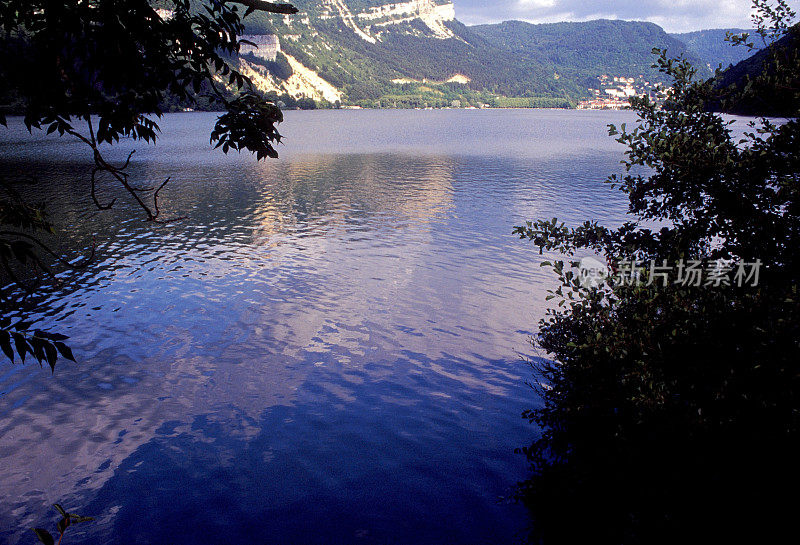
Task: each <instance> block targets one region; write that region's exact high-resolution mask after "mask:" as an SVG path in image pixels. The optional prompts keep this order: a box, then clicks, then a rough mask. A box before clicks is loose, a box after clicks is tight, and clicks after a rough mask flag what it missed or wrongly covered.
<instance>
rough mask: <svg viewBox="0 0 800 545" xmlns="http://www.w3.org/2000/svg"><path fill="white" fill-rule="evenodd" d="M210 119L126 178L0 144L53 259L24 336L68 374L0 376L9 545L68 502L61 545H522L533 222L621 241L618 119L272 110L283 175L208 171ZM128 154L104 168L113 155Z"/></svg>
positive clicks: (168, 136)
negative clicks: (128, 184) (70, 357)
mask: <svg viewBox="0 0 800 545" xmlns="http://www.w3.org/2000/svg"><path fill="white" fill-rule="evenodd" d="M214 119H215V116H214V115H213V114H199V113H195V114H175V115H170V116H167V117H165V118H164V119H163V120H162V122H161V126H162V129H163V135H162V137H161V139H160V140H159V142H158V144H157V145H156V146H155V147H153V146H147V145H145V144H137V145H136V149H137V153H136V154H135V155H134V158H133V160H132V172H133V175H134V179H137V180H146V181H150V182H151V183H152V181H161V180H163V179H165V178H166V177H167V176H171V178H172V181H171V182H170V184H169V185H168V186H167V188H166V189H165V190H164V191H163V192H162V202H163V208H164V209H165V211H164V212H163V214H164V215H165V217H169V216H170V215H174V216H184V215H185V216H187V219H185V220H183V221H181V222H178V223H174V224H170V225H167V226H154V225H152V224H148V223H146V222H144V221H142V215H141V213H140V212H139V211H138V210H136V209H134V208H133V207H132V206H130V203H129V202H128V200H127V198H126V197H125V196H124V195H122V194H120V193H119V192H118V191H117V190H116V188H115V186H114V185H113V184H111V183H110V182H109V181H104V182H102V183H101V188H100V193H101V198H102V199H104V200H105V199H107V198H110V197H113V196H119V197H120V199H119V201H118V204H117V205H116V206H115V208H114V209H113V210H112V211H109V212H98V211H97V210H95V209H94V208H93V205H92V203H91V198H90V194H89V184H88V180H89V177H88V174H89V172H90V170H91V155H90V153H89V152H88V150H87V149H86V148H85V147H84V146H82V145H81V144H80V143H78V142H73V141H69V140H67V139H59V138H55V137H44V136H42V135H41V134H38V133H37V134H35V135H34V136H30V135H27V133H26V132H25V131H24V129H23V128H22V126H21V124H20V122H19V120H18V119H12V120H10V129H8V130H4V129H2V128H0V162H2V165H0V168H2V169H3V172H4V173H5V175H11V176H14V175H16V174H23V175H26V176H32V177H34V178H36V179H38V180H39V185H38V187H36V188H34V189H32V190H31V191H32V194H35V195H37V196H40V197H41V198H43V199H46V200H47V201H48V202H50V203H52V204H51V207H50V212H51V216H52V220H53V222H54V223H55V224H56V226H57V227H58V229H59V235H58V237H57V238H55V239H54V240H53V244H54V245H56V246H57V247H58V248H59V249H60V250H61V251H62V252H63V253H65V254H66V255H68V256H69V257H70V258H77V257H79V256H81V255H83V254H85V253H86V252H87V251H88V249H89V248H90V247H91V246H92V243H93V241H96V244H97V252H98V253H97V258H96V259H95V261H94V262H93V263H92V264H91V265H90V266H89V267H88V268H87V269H86V270H81V271H77V272H64V273H63V274H62V277H63V280H64V282H63V284H62V285H61V286H60V287H58V288H57V289H53V290H52V291H51V292H49V293H48V294H46V297H45V300H44V301H42V304H43V308H44V309H45V310H44V311H43V312H42V313H41V314H38V315H37V316H36V317H37V318H38V322H37V325H38V326H39V327H49V328H53V329H54V330H57V331H60V332H62V333H64V334H67V335H69V336H70V337H71V345H72V346H73V348H74V350H75V354H76V356H77V357H78V360H79V361H78V363H77V364H73V363H71V362H66V361H64V362H61V363H60V364H59V366H58V367H57V368H56V372H55V375H54V376H51V374H50V371H49V369H44V370H43V369H40V368H39V366H38V365H36V364H32V363H31V362H28V363H27V364H25V365H19V364H16V365H13V366H12V365H10V364H8V363H3V364H0V542H2V543H12V544H14V543H32V542H33V541H34V540H35V537H34V536H33V534H32V533H31V532H30V530H28V528H30V527H31V526H43V527H46V528H48V529H50V530H54V527H55V522H56V520H57V513H56V512H55V511H54V510H53V509H52V508H51V507H50V504H52V503H54V502H60V503H62V504H64V506H65V507H67V508H68V509H71V510H73V511H75V512H79V513H81V514H84V515H92V516H94V517H96V519H97V521H96V522H93V523H90V524H87V525H84V526H82V527H73V528H70V530H69V531H68V534H67V536H66V537H65V543H75V544H78V543H80V544H84V545H86V544H100V543H103V544H105V543H120V544H132V543H151V544H160V543H164V544H166V543H169V544H193V545H196V544H198V543H231V544H239V543H241V544H244V543H259V544H267V543H269V544H273V543H274V544H349V543H353V544H359V543H364V544H369V543H381V544H411V543H413V544H441V543H470V544H479V543H513V542H516V541H519V540H520V539H521V537H522V536H523V535H524V533H525V530H526V527H527V525H528V521H527V518H526V513H525V510H524V509H523V508H522V507H520V506H518V505H514V504H511V503H509V502H504V501H502V500H501V498H502V497H505V496H508V495H509V494H511V492H512V490H513V486H514V484H515V483H516V482H517V481H519V480H521V479H523V478H525V476H526V474H527V466H526V462H525V460H524V457H523V456H521V455H518V454H514V452H513V451H514V448H515V447H520V446H524V445H527V444H528V443H529V442H530V441H531V440H532V439H533V438H534V437H535V436H536V433H537V431H536V429H535V428H534V427H532V426H531V425H529V424H528V423H527V422H526V421H525V420H523V419H522V418H521V416H520V413H521V412H522V411H523V410H524V409H526V408H530V407H532V406H534V405H535V404H536V403H537V399H536V397H535V395H534V393H533V391H532V390H531V389H530V388H529V387H528V386H527V385H526V384H525V381H526V380H527V379H528V378H530V371H529V368H528V367H527V366H526V365H525V363H523V361H522V356H523V355H528V356H530V355H535V353H534V351H533V350H532V348H531V347H530V345H529V344H528V339H529V336H530V335H531V334H532V333H533V332H534V331H535V329H536V323H537V320H538V319H539V318H540V317H541V316H542V315H543V313H544V308H545V306H544V305H545V303H544V296H545V290H546V289H547V288H548V287H549V286H551V285H552V278H551V277H550V276H549V274H548V272H547V269H541V268H540V267H539V263H540V261H541V260H542V257H540V256H539V255H538V251H537V250H536V249H535V248H534V247H533V246H532V245H531V244H530V243H528V242H524V241H520V240H519V239H517V238H516V237H515V236H513V235H512V234H511V231H512V228H513V226H515V225H518V224H520V223H522V222H524V221H525V220H528V219H535V218H548V219H549V218H551V217H553V216H558V217H559V218H560V219H563V220H565V221H567V222H568V223H569V222H572V223H575V222H578V221H580V220H583V219H600V220H603V221H606V222H609V223H614V222H617V221H619V219H620V218H621V217H622V214H623V213H624V211H625V209H626V204H625V203H626V201H625V199H624V196H623V195H621V194H619V193H618V192H615V191H613V190H611V189H610V188H609V187H608V186H607V185H606V184H604V183H603V180H604V179H605V178H606V176H607V175H608V174H611V173H613V172H619V171H620V165H619V161H620V159H621V158H622V155H621V154H622V151H623V150H622V148H621V146H620V145H619V144H617V143H616V142H614V140H613V139H611V138H609V137H608V136H607V130H606V125H607V124H608V123H618V124H619V123H623V122H629V123H630V122H633V121H634V119H635V118H634V116H633V115H632V114H631V113H625V112H577V111H534V110H517V111H514V110H506V111H503V110H488V111H464V110H460V111H458V110H452V111H316V112H288V113H287V114H286V121H285V123H284V124H283V125H282V126H281V128H282V132H284V133H285V135H286V140H285V145H283V146H281V147H280V148H279V152H280V153H281V158H280V159H279V160H271V161H267V162H261V163H257V162H256V161H255V160H254V159H253V158H252V157H251V156H249V155H235V154H234V155H231V156H227V157H226V156H223V155H222V153H221V152H219V151H212V150H211V149H210V146H209V143H208V134H209V132H210V130H211V127H212V126H213V122H214ZM132 146H133V144H132V143H130V142H122V143H121V145H120V146H118V147H117V148H116V149H114V150H111V151H109V156H110V157H115V158H117V159H121V158H124V157H125V156H126V155H127V150H129V149H132Z"/></svg>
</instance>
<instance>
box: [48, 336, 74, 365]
mask: <svg viewBox="0 0 800 545" xmlns="http://www.w3.org/2000/svg"><path fill="white" fill-rule="evenodd" d="M53 344H55V346H56V348H57V349H58V351H59V352H60V353H61V355H62V356H64V357H65V358H67V359H68V360H70V361H75V356H73V355H72V349H71V348H70V347H69V346H67V345H66V344H64V343H62V342H58V341H56V342H55V343H53Z"/></svg>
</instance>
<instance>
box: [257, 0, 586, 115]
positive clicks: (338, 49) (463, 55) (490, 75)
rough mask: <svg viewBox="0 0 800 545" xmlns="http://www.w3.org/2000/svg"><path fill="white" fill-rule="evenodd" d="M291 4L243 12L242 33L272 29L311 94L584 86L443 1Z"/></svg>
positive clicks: (413, 98) (569, 90) (401, 101)
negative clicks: (286, 11)
mask: <svg viewBox="0 0 800 545" xmlns="http://www.w3.org/2000/svg"><path fill="white" fill-rule="evenodd" d="M294 4H295V5H296V6H297V7H298V8H299V9H300V11H301V13H300V14H298V15H294V16H287V17H275V16H271V15H266V14H260V13H254V14H253V15H251V16H250V17H248V19H247V21H246V23H247V24H246V28H247V33H249V34H265V33H267V34H274V35H277V36H278V37H279V39H280V49H281V54H282V55H283V56H285V57H286V59H287V61H288V62H289V64H290V65H291V66H292V68H293V71H294V73H295V74H304V75H305V78H306V84H307V85H306V87H307V91H308V92H309V94H310V95H311V96H313V97H315V98H325V99H326V100H328V101H331V99H332V98H335V99H336V100H341V101H342V102H345V103H346V102H349V103H357V104H362V105H370V106H372V105H383V106H395V105H397V106H424V105H425V104H426V103H427V104H428V105H430V106H443V105H450V104H451V103H453V101H458V103H461V104H473V103H486V102H490V103H491V102H492V101H496V100H497V97H498V96H499V97H501V98H502V97H527V98H529V99H531V104H530V105H532V104H533V103H534V102H536V101H539V103H541V105H551V106H558V105H562V106H563V105H568V104H569V103H570V98H574V97H578V96H580V95H581V93H582V88H581V86H580V85H579V84H578V83H577V81H576V80H575V78H572V77H562V75H561V74H559V73H558V71H557V70H556V69H555V67H554V66H553V65H552V63H549V62H548V61H547V60H546V59H545V58H543V57H541V56H539V55H537V54H531V55H526V56H525V57H520V56H518V55H515V54H513V53H512V52H509V51H507V50H505V49H503V48H501V47H498V46H495V45H494V44H492V43H490V42H489V41H487V40H486V39H484V38H482V37H481V36H479V35H478V34H477V33H475V32H474V31H473V30H472V29H470V28H469V27H466V26H464V25H463V24H461V23H460V22H458V21H457V20H456V18H455V8H454V6H453V3H452V2H451V1H449V0H410V1H408V2H401V3H386V2H382V1H379V0H298V1H296V2H294ZM245 63H247V61H245ZM247 68H249V69H252V71H253V72H259V73H260V74H261V76H263V78H261V79H260V80H259V82H260V83H261V84H262V85H264V86H270V85H271V86H272V87H274V88H275V90H276V91H282V90H288V88H287V82H280V81H277V80H276V78H275V77H274V75H273V74H268V73H266V74H265V73H264V71H263V70H260V68H259V67H256V66H247ZM254 79H255V78H254ZM295 79H299V78H295ZM290 83H291V82H290ZM291 85H294V83H292V84H291ZM295 90H297V86H296V85H295ZM333 90H335V92H332V91H333Z"/></svg>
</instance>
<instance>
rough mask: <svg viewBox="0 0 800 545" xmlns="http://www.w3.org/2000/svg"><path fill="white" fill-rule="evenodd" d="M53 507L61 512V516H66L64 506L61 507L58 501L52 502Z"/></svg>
mask: <svg viewBox="0 0 800 545" xmlns="http://www.w3.org/2000/svg"><path fill="white" fill-rule="evenodd" d="M53 507H55V508H56V511H58V512H59V513H61V516H63V517H66V516H67V512H66V511H65V510H64V508H63V507H61V504H59V503H54V504H53Z"/></svg>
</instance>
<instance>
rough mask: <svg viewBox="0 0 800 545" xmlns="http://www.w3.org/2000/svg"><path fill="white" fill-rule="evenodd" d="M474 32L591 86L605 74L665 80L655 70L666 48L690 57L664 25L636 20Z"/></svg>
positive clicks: (515, 24) (513, 24) (510, 24)
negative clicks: (658, 51) (656, 53)
mask: <svg viewBox="0 0 800 545" xmlns="http://www.w3.org/2000/svg"><path fill="white" fill-rule="evenodd" d="M470 29H471V30H472V31H474V32H475V33H476V34H478V35H480V36H481V37H483V38H484V39H485V40H486V41H488V42H489V43H491V44H492V45H494V46H495V47H499V48H502V49H504V50H506V51H507V52H509V53H511V54H513V55H514V56H517V57H520V58H534V57H538V58H544V59H545V60H546V62H549V63H550V64H552V65H553V66H554V67H556V69H557V70H559V71H561V72H563V73H564V74H565V75H568V76H572V77H573V78H575V79H576V81H577V82H578V83H579V84H580V85H583V86H588V87H594V86H596V84H597V82H596V78H598V77H599V76H601V75H604V74H607V75H610V76H624V77H636V76H639V75H643V76H645V78H648V79H650V80H651V81H664V76H663V74H661V73H659V72H658V70H657V69H654V68H653V67H652V64H653V60H654V58H653V53H652V51H653V48H655V47H657V48H659V49H666V50H667V51H668V52H669V54H670V55H673V56H677V55H682V54H687V53H688V51H687V48H686V45H684V44H683V43H682V42H680V41H678V40H676V39H675V38H672V37H670V36H669V35H668V34H667V33H666V32H664V30H663V29H662V28H661V27H659V26H658V25H655V24H653V23H643V22H636V21H610V20H603V19H601V20H597V21H588V22H585V23H552V24H539V25H534V24H531V23H525V22H522V21H506V22H504V23H499V24H493V25H477V26H473V27H470ZM687 56H688V57H689V60H690V61H692V62H693V63H694V64H696V65H702V62H701V61H700V60H699V59H696V58H694V57H693V56H692V55H691V54H689V55H687ZM709 75H710V73H709Z"/></svg>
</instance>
